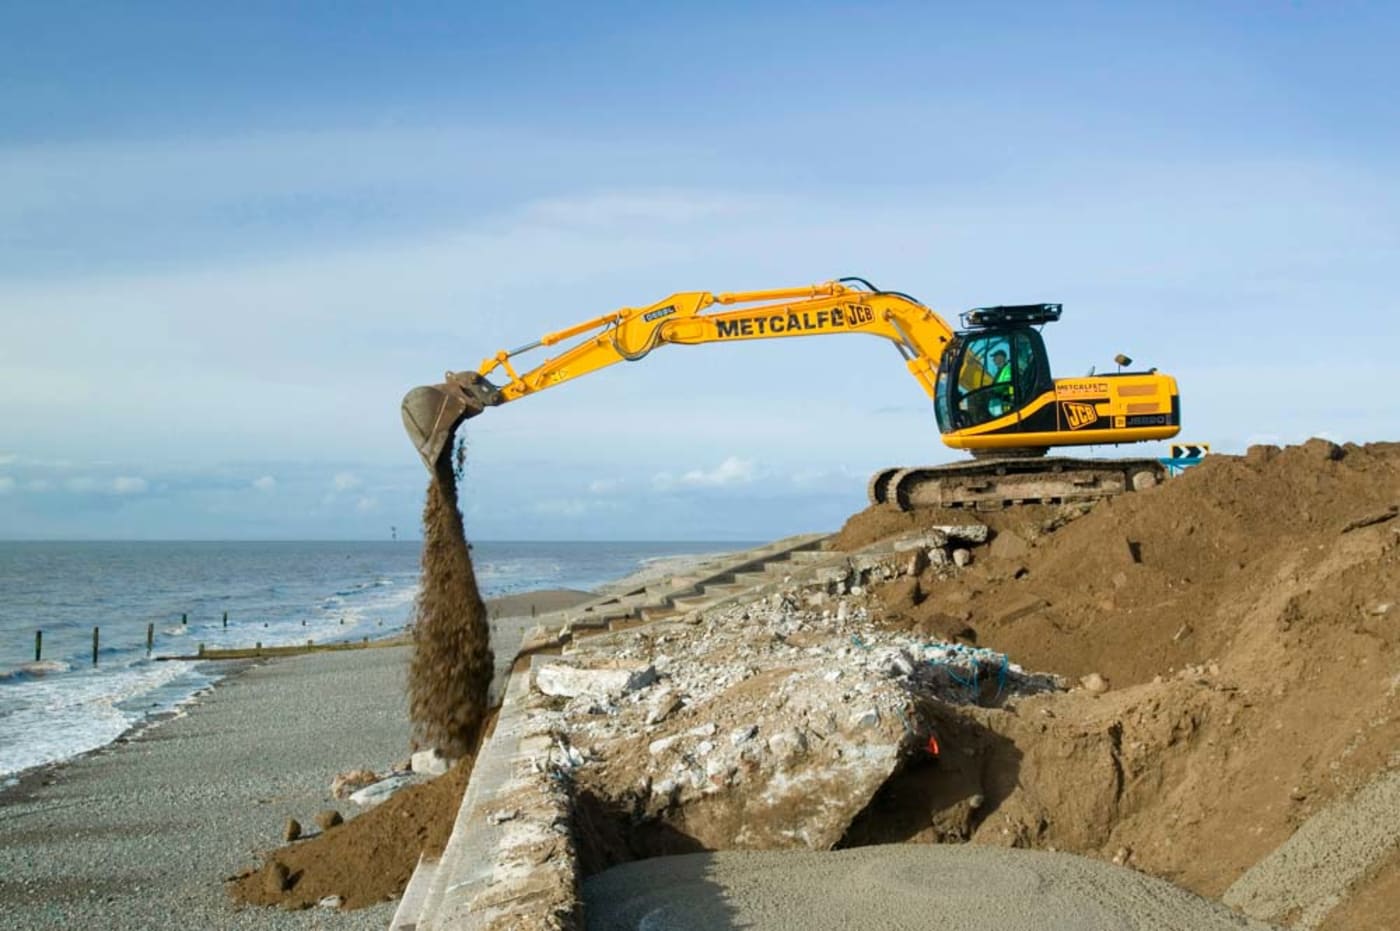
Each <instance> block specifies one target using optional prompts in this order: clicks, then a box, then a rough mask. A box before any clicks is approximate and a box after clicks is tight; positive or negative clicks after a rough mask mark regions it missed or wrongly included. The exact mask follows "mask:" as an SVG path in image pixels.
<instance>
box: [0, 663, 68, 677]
mask: <svg viewBox="0 0 1400 931" xmlns="http://www.w3.org/2000/svg"><path fill="white" fill-rule="evenodd" d="M72 668H73V666H72V664H71V663H65V662H63V661H62V660H56V659H45V660H39V661H37V662H33V663H20V664H19V665H18V666H16V667H14V668H13V669H0V682H15V681H18V680H20V679H37V678H39V677H41V676H46V675H48V674H49V673H51V672H67V671H68V670H70V669H72Z"/></svg>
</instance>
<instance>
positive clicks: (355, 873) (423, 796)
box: [228, 758, 472, 909]
mask: <svg viewBox="0 0 1400 931" xmlns="http://www.w3.org/2000/svg"><path fill="white" fill-rule="evenodd" d="M471 771H472V760H471V759H470V758H467V759H463V760H461V761H459V762H458V763H457V764H456V766H454V767H453V768H452V769H451V770H450V771H449V772H448V773H447V774H446V775H443V776H439V777H438V778H436V779H434V780H432V781H431V782H425V783H423V784H421V785H416V786H410V787H408V788H406V789H401V790H400V791H398V792H396V793H394V794H393V795H392V796H390V797H389V798H388V799H387V800H386V801H384V802H383V803H381V804H379V805H377V806H375V807H374V808H371V809H369V810H368V811H366V812H364V814H361V815H359V816H358V817H355V818H353V819H351V820H350V821H348V822H346V823H344V824H341V825H338V826H336V827H332V828H330V829H329V830H327V831H324V832H323V833H321V834H318V835H316V836H314V837H312V838H310V839H308V840H303V841H299V842H296V843H293V844H289V845H287V846H285V847H282V848H280V849H278V850H275V851H273V852H272V853H271V854H269V855H268V857H267V859H266V860H265V861H264V862H263V864H262V865H261V866H259V867H258V868H257V869H254V870H249V871H248V872H245V873H241V874H239V875H238V876H236V877H234V878H233V879H232V880H230V881H229V887H228V891H229V895H231V896H232V897H233V898H234V900H235V901H238V902H243V903H247V904H249V905H278V906H282V907H283V908H293V909H298V908H310V907H312V906H313V905H315V904H316V903H317V902H319V901H321V900H322V899H323V898H326V897H327V896H340V898H341V901H342V906H341V907H342V908H364V907H365V906H367V905H374V904H375V903H376V902H383V901H385V900H388V899H394V898H397V897H398V896H400V895H402V894H403V890H404V888H405V887H406V886H407V885H408V880H409V878H410V877H412V875H413V870H414V867H416V866H417V865H418V857H419V855H420V854H427V855H428V856H430V857H436V856H440V855H441V854H442V851H443V848H444V847H446V846H447V839H448V837H449V835H450V834H451V832H452V824H453V822H454V821H455V820H456V817H457V807H458V806H459V805H460V804H461V803H462V795H463V793H464V792H465V791H466V787H467V780H468V779H469V778H470V776H471ZM284 877H285V878H284ZM284 885H285V886H286V887H287V888H285V889H284V888H282V887H283V886H284Z"/></svg>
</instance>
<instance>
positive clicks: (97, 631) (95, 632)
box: [92, 627, 101, 666]
mask: <svg viewBox="0 0 1400 931" xmlns="http://www.w3.org/2000/svg"><path fill="white" fill-rule="evenodd" d="M100 631H101V628H100V627H94V628H93V629H92V664H93V665H94V666H96V665H97V643H98V637H99V636H100Z"/></svg>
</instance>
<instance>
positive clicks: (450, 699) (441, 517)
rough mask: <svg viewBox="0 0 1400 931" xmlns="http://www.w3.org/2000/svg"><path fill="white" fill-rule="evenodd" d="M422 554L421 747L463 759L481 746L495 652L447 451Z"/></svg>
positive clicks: (426, 519) (415, 702) (417, 708)
mask: <svg viewBox="0 0 1400 931" xmlns="http://www.w3.org/2000/svg"><path fill="white" fill-rule="evenodd" d="M459 448H460V447H459ZM422 560H423V575H422V588H421V591H420V592H419V595H418V603H417V605H416V616H415V619H414V625H413V643H414V651H413V662H412V664H411V666H410V667H409V674H408V694H409V716H410V718H411V719H412V721H413V725H414V729H415V736H416V738H417V740H418V742H419V743H420V744H421V745H422V746H425V747H436V748H437V749H438V750H439V751H441V752H442V754H443V755H444V756H448V757H458V756H462V755H463V754H465V753H466V752H467V751H468V750H470V749H471V748H472V747H475V746H476V744H477V738H478V736H479V735H480V732H481V726H482V721H483V719H484V717H485V715H486V704H487V690H488V689H489V687H490V685H491V674H492V668H493V658H492V654H491V631H490V627H489V624H488V621H487V614H486V607H485V605H484V604H482V601H481V594H480V592H479V591H478V590H477V585H476V575H475V573H473V571H472V561H471V554H470V552H469V551H468V547H467V540H466V535H465V533H464V531H463V529H462V515H461V514H460V513H459V511H458V509H457V480H456V476H455V475H454V474H453V470H452V466H451V463H450V462H449V461H448V457H447V455H446V454H444V456H443V458H442V459H441V460H439V462H438V464H437V468H436V469H435V470H434V473H433V477H432V479H431V480H430V482H429V484H428V494H427V501H426V502H425V504H424V506H423V557H422Z"/></svg>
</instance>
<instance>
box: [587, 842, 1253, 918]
mask: <svg viewBox="0 0 1400 931" xmlns="http://www.w3.org/2000/svg"><path fill="white" fill-rule="evenodd" d="M584 899H585V908H586V916H587V922H588V924H587V926H588V928H590V929H596V931H603V929H610V931H626V929H637V931H643V929H645V931H691V929H694V931H702V929H703V931H717V929H723V928H746V929H754V931H770V929H771V931H779V929H787V928H844V929H848V931H863V929H870V931H900V929H909V931H915V929H918V931H923V929H928V928H938V929H940V931H960V929H966V931H985V929H987V928H996V929H997V931H1046V929H1074V931H1110V929H1112V931H1133V929H1142V931H1149V929H1150V931H1214V929H1227V928H1228V929H1245V928H1260V929H1262V928H1265V927H1266V926H1265V925H1262V924H1258V923H1254V922H1250V921H1248V920H1246V919H1243V918H1240V917H1239V916H1237V915H1234V914H1233V913H1231V912H1230V911H1229V910H1228V909H1226V908H1224V907H1223V906H1221V905H1218V904H1215V903H1212V902H1208V901H1206V900H1205V899H1201V898H1198V897H1196V896H1193V895H1191V894H1190V893H1188V892H1185V891H1183V890H1181V889H1179V888H1177V887H1175V886H1173V885H1171V884H1170V883H1166V882H1162V881H1161V880H1158V879H1153V878H1152V877H1150V876H1144V875H1142V874H1140V873H1135V872H1133V871H1131V870H1127V869H1123V868H1121V867H1115V866H1112V865H1109V864H1105V863H1098V862H1095V861H1092V860H1087V859H1083V858H1081V857H1072V856H1068V855H1065V854H1048V853H1039V852H1035V851H1025V850H1004V849H1000V848H992V847H978V846H970V845H959V846H946V845H943V846H933V845H910V844H901V845H891V846H884V847H862V848H859V849H856V850H840V851H834V852H812V851H761V852H744V853H740V852H726V853H702V854H688V855H685V856H677V857H661V858H657V859H652V860H642V861H639V862H635V863H627V864H623V865H622V866H617V867H614V868H612V869H610V870H608V871H606V872H604V873H600V874H598V875H597V876H593V877H590V878H589V879H588V880H586V881H585V883H584Z"/></svg>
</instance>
